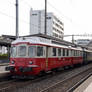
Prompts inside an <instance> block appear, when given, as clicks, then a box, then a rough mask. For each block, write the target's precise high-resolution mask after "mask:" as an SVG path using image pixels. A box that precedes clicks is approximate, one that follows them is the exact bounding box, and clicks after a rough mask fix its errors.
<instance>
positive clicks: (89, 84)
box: [73, 76, 92, 92]
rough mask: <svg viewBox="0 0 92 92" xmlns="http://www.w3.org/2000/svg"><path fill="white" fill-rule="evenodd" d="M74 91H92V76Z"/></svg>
mask: <svg viewBox="0 0 92 92" xmlns="http://www.w3.org/2000/svg"><path fill="white" fill-rule="evenodd" d="M73 92H92V76H91V77H89V78H88V79H87V80H85V81H84V82H83V83H82V84H81V85H80V86H79V87H77V88H76V89H75V90H74V91H73Z"/></svg>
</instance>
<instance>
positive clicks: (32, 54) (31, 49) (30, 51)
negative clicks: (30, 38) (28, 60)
mask: <svg viewBox="0 0 92 92" xmlns="http://www.w3.org/2000/svg"><path fill="white" fill-rule="evenodd" d="M35 55H36V47H35V46H29V48H28V56H29V57H35Z"/></svg>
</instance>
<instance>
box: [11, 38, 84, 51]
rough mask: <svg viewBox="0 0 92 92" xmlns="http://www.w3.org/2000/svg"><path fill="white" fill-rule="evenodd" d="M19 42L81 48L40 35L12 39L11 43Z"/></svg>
mask: <svg viewBox="0 0 92 92" xmlns="http://www.w3.org/2000/svg"><path fill="white" fill-rule="evenodd" d="M21 42H24V43H25V42H28V43H30V44H42V45H47V46H53V47H61V48H66V49H73V50H82V48H81V47H76V48H75V47H72V46H65V45H59V44H55V43H52V41H51V39H46V38H41V37H21V38H18V39H16V40H15V41H13V42H12V44H17V43H21Z"/></svg>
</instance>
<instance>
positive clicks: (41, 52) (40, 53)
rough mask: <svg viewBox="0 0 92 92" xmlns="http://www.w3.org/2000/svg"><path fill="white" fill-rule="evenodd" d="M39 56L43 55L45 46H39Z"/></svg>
mask: <svg viewBox="0 0 92 92" xmlns="http://www.w3.org/2000/svg"><path fill="white" fill-rule="evenodd" d="M37 56H43V47H41V46H38V47H37Z"/></svg>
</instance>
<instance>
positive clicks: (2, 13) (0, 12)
mask: <svg viewBox="0 0 92 92" xmlns="http://www.w3.org/2000/svg"><path fill="white" fill-rule="evenodd" d="M0 14H1V15H4V16H7V17H9V18H12V19H14V20H15V17H13V16H10V15H8V14H6V13H4V12H2V11H0ZM20 21H21V22H24V23H26V24H32V23H29V22H27V21H25V20H23V19H20ZM32 25H33V26H35V27H37V28H38V26H37V25H35V24H32Z"/></svg>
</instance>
